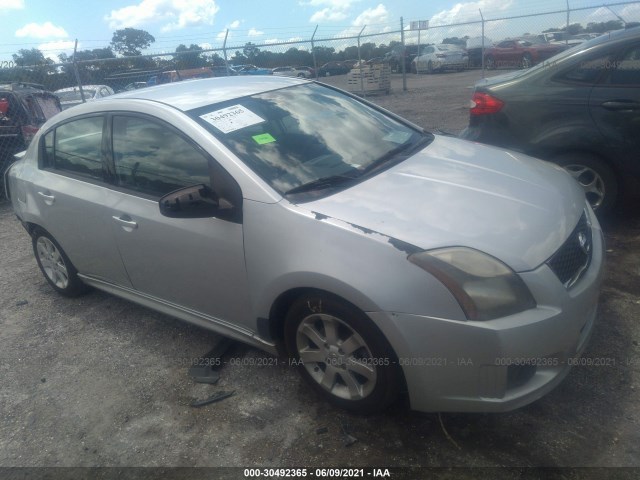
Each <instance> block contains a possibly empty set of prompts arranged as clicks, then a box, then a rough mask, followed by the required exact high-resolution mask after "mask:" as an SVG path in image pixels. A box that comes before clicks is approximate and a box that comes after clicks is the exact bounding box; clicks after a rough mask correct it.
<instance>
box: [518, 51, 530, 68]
mask: <svg viewBox="0 0 640 480" xmlns="http://www.w3.org/2000/svg"><path fill="white" fill-rule="evenodd" d="M520 65H521V66H522V68H531V66H532V65H533V59H532V58H531V55H530V54H528V53H525V54H524V55H523V56H522V61H521V62H520Z"/></svg>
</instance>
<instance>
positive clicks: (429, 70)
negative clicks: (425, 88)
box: [427, 60, 433, 74]
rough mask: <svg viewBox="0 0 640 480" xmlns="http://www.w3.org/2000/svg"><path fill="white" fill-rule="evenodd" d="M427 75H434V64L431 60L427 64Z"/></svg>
mask: <svg viewBox="0 0 640 480" xmlns="http://www.w3.org/2000/svg"><path fill="white" fill-rule="evenodd" d="M427 73H428V74H432V73H433V63H431V60H429V62H428V63H427Z"/></svg>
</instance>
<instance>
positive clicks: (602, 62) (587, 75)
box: [554, 52, 615, 84]
mask: <svg viewBox="0 0 640 480" xmlns="http://www.w3.org/2000/svg"><path fill="white" fill-rule="evenodd" d="M612 65H615V62H614V56H613V54H612V53H611V52H609V53H606V54H602V55H599V56H598V57H596V58H591V59H586V60H582V61H580V62H579V63H578V64H577V65H574V66H573V67H571V68H570V69H569V70H566V71H564V72H561V73H560V74H558V75H556V77H555V78H554V80H560V81H564V82H571V83H586V84H594V83H596V81H597V80H598V78H599V77H600V75H601V74H602V72H604V71H605V70H606V69H608V68H611V66H612Z"/></svg>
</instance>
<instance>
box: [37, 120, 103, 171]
mask: <svg viewBox="0 0 640 480" xmlns="http://www.w3.org/2000/svg"><path fill="white" fill-rule="evenodd" d="M103 124H104V119H103V117H89V118H82V119H80V120H74V121H72V122H69V123H65V124H63V125H60V126H59V127H58V128H56V130H55V135H53V132H50V133H49V134H47V135H46V136H45V152H47V151H48V150H47V148H49V149H50V148H51V145H53V162H52V163H53V165H51V162H49V164H48V165H47V166H49V167H53V168H54V169H55V170H59V171H61V172H70V173H75V174H77V175H82V176H84V177H89V178H92V179H95V180H103V170H102V127H103ZM49 152H50V151H49ZM49 154H50V153H49Z"/></svg>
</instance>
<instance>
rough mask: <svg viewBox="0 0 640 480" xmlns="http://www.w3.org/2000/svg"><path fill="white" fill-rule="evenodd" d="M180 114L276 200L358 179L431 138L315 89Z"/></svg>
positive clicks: (322, 88) (288, 91) (336, 94)
mask: <svg viewBox="0 0 640 480" xmlns="http://www.w3.org/2000/svg"><path fill="white" fill-rule="evenodd" d="M188 113H189V114H190V115H191V116H192V117H193V118H194V119H195V120H196V121H198V122H199V123H200V124H201V125H203V126H204V127H205V128H207V129H208V130H209V131H210V132H211V133H212V134H213V135H215V136H216V137H217V138H219V139H220V140H221V141H222V142H223V143H224V144H225V145H226V146H227V147H228V148H229V149H230V150H232V151H233V152H234V153H235V154H236V155H237V156H238V157H239V158H240V159H241V160H242V161H243V162H244V163H245V164H246V165H247V166H249V167H250V168H251V169H252V170H253V171H254V172H255V173H256V174H258V175H259V176H260V177H261V178H262V179H264V180H265V181H266V182H267V183H268V184H269V185H270V186H271V187H273V188H274V189H275V190H276V191H278V192H279V193H281V194H286V193H287V192H290V191H292V190H297V191H299V190H300V187H301V186H302V185H306V184H310V185H317V188H318V189H326V188H327V186H328V185H329V184H328V183H326V182H325V183H322V182H318V180H325V179H334V178H340V179H345V178H349V179H358V178H362V179H364V178H366V177H367V176H368V175H372V174H373V172H374V171H376V172H377V171H378V167H384V164H387V163H394V160H395V161H398V159H401V158H406V157H402V155H401V153H404V154H408V152H409V151H412V150H413V149H414V148H418V147H419V146H424V145H425V144H426V143H427V141H430V140H431V139H432V138H433V136H432V135H431V134H425V133H424V132H422V131H421V130H418V129H415V128H411V127H409V126H408V125H405V124H403V123H401V122H399V121H397V120H395V119H393V118H392V117H390V116H388V115H385V114H384V113H381V112H379V111H377V110H375V109H373V108H371V107H368V106H367V105H364V104H363V103H361V102H359V101H358V100H356V99H354V98H351V97H350V96H348V95H345V94H343V93H340V92H338V91H335V90H333V89H330V88H327V87H325V86H322V85H319V84H305V85H297V86H293V87H288V88H283V89H279V90H274V91H270V92H265V93H261V94H258V95H253V96H250V97H244V98H239V99H235V100H231V101H227V102H223V103H219V104H214V105H209V106H207V107H202V108H198V109H195V110H192V111H190V112H188ZM396 153H397V154H398V155H396ZM332 186H333V185H332ZM310 190H312V189H310Z"/></svg>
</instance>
